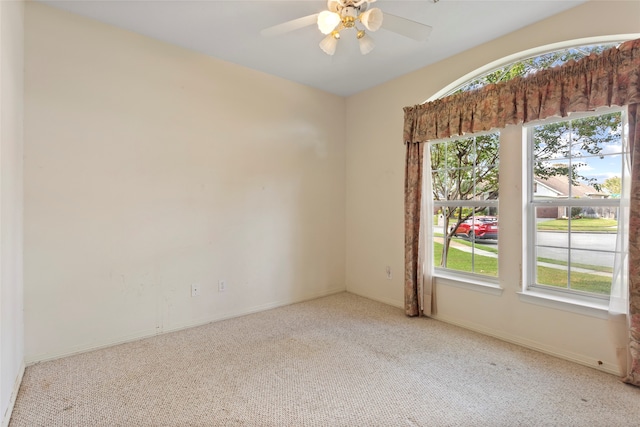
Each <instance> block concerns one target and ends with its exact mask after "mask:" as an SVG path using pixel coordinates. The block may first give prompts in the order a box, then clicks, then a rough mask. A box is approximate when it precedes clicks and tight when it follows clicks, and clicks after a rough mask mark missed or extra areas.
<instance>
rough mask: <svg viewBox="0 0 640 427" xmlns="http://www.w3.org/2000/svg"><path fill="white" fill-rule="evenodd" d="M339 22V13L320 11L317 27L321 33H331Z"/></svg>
mask: <svg viewBox="0 0 640 427" xmlns="http://www.w3.org/2000/svg"><path fill="white" fill-rule="evenodd" d="M339 23H340V15H338V14H337V13H333V12H329V11H328V10H325V11H322V12H320V14H319V15H318V29H319V30H320V32H321V33H322V34H331V32H332V31H333V30H335V29H336V27H337V26H338V24H339Z"/></svg>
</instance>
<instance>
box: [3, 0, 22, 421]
mask: <svg viewBox="0 0 640 427" xmlns="http://www.w3.org/2000/svg"><path fill="white" fill-rule="evenodd" d="M23 21H24V4H23V3H22V1H12V2H8V1H2V2H0V379H1V381H0V408H1V412H0V420H1V422H2V425H3V426H5V425H7V424H8V422H9V417H10V415H11V409H12V407H13V402H14V401H15V397H16V393H17V391H18V390H17V385H18V384H19V381H20V378H21V377H22V372H23V371H24V341H23V340H24V319H23V313H22V311H23V299H22V292H23V288H22V140H23V132H22V129H23V72H22V71H23Z"/></svg>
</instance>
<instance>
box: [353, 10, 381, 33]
mask: <svg viewBox="0 0 640 427" xmlns="http://www.w3.org/2000/svg"><path fill="white" fill-rule="evenodd" d="M383 17H384V15H383V13H382V11H381V10H380V9H379V8H377V7H374V8H373V9H369V10H367V11H366V12H364V13H362V14H360V17H359V19H360V22H362V25H364V26H365V27H366V28H367V30H369V31H377V30H379V29H380V27H381V26H382V20H383Z"/></svg>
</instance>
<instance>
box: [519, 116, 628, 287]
mask: <svg viewBox="0 0 640 427" xmlns="http://www.w3.org/2000/svg"><path fill="white" fill-rule="evenodd" d="M622 124H623V123H622V113H620V112H615V113H607V114H598V115H592V116H590V117H584V118H579V119H574V120H564V121H560V122H550V123H543V124H540V125H537V126H533V127H532V128H531V132H530V135H531V137H530V143H529V147H530V148H529V150H530V153H529V159H530V165H529V171H530V172H529V174H530V176H529V194H530V198H529V205H530V209H531V210H530V212H531V215H530V221H531V224H530V228H531V230H532V236H531V238H532V243H533V244H532V245H530V253H529V259H530V260H531V261H530V262H531V264H532V268H531V269H530V270H531V271H532V272H533V277H532V278H531V283H530V286H532V287H551V288H553V289H558V290H563V291H568V292H576V293H581V294H587V295H592V296H604V297H607V296H608V295H609V293H610V291H611V281H612V272H613V266H614V257H615V250H616V237H617V231H618V215H619V206H620V193H621V190H620V182H621V178H622V171H623V163H622V162H623V153H624V151H625V147H624V145H623V138H622V128H623V126H622Z"/></svg>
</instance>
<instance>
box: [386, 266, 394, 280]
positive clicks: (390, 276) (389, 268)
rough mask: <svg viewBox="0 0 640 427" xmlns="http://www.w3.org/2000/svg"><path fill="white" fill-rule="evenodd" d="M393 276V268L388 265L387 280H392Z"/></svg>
mask: <svg viewBox="0 0 640 427" xmlns="http://www.w3.org/2000/svg"><path fill="white" fill-rule="evenodd" d="M392 278H393V276H392V275H391V266H388V265H387V279H388V280H391V279H392Z"/></svg>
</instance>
